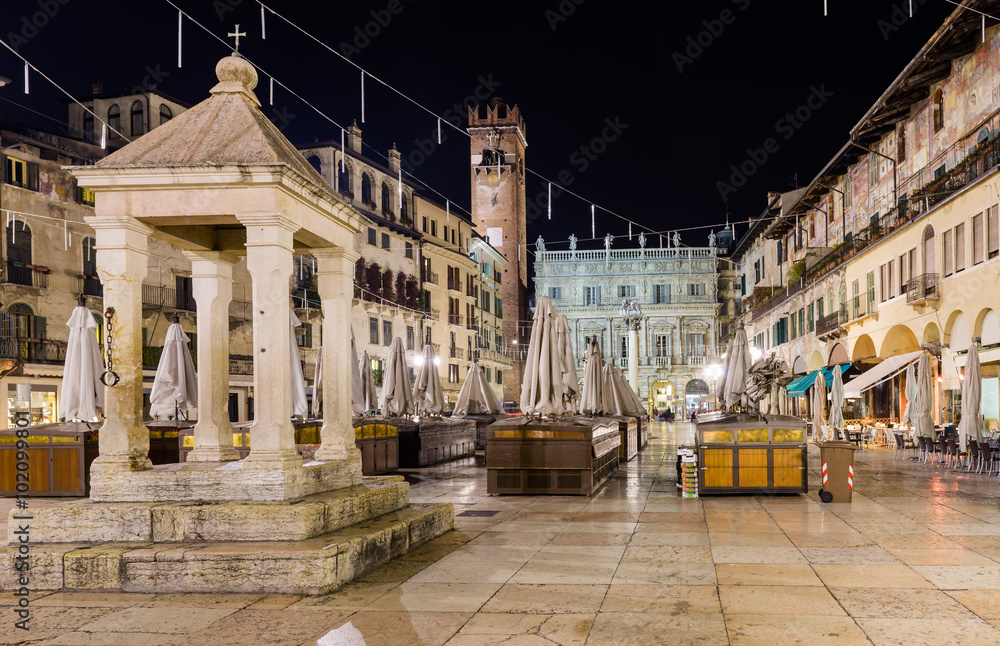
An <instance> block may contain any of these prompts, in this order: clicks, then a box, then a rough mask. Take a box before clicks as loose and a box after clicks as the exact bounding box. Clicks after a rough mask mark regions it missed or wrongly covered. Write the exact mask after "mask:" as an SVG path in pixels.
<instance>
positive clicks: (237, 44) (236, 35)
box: [226, 23, 247, 52]
mask: <svg viewBox="0 0 1000 646" xmlns="http://www.w3.org/2000/svg"><path fill="white" fill-rule="evenodd" d="M246 35H247V34H246V32H241V31H240V23H236V31H235V32H229V33H228V34H226V36H228V37H229V38H234V37H235V38H236V51H237V52H239V51H240V36H246Z"/></svg>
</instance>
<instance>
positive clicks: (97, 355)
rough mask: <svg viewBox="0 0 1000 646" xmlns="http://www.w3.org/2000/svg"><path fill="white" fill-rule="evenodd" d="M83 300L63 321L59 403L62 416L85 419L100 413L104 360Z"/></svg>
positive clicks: (102, 396)
mask: <svg viewBox="0 0 1000 646" xmlns="http://www.w3.org/2000/svg"><path fill="white" fill-rule="evenodd" d="M81 301H82V299H81ZM83 302H85V301H83ZM83 302H81V304H80V305H78V306H77V307H75V308H73V313H72V314H71V315H70V317H69V321H68V322H67V323H66V325H67V327H69V342H68V343H67V344H66V362H65V363H64V364H63V381H62V397H61V399H60V405H61V406H62V413H63V415H62V416H63V417H64V418H65V419H67V420H73V419H78V420H82V421H84V422H89V421H90V420H92V419H94V418H95V417H97V415H98V413H103V412H104V384H102V383H101V375H102V374H103V373H104V360H103V359H102V358H101V350H100V348H99V347H98V346H97V333H96V332H95V330H96V329H97V322H96V321H95V320H94V317H93V315H92V314H91V313H90V310H88V309H87V308H86V307H84V306H83Z"/></svg>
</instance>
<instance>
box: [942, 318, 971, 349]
mask: <svg viewBox="0 0 1000 646" xmlns="http://www.w3.org/2000/svg"><path fill="white" fill-rule="evenodd" d="M945 338H946V339H947V342H948V347H949V348H951V349H952V350H953V351H958V350H965V349H966V348H968V347H969V345H970V344H971V343H972V330H971V329H970V327H969V319H968V318H966V316H965V313H964V312H962V311H961V310H956V311H954V312H952V313H951V316H949V317H948V326H947V327H946V328H945Z"/></svg>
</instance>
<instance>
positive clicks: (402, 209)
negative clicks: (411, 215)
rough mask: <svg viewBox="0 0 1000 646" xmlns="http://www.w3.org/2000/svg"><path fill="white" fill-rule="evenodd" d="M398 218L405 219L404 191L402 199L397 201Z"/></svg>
mask: <svg viewBox="0 0 1000 646" xmlns="http://www.w3.org/2000/svg"><path fill="white" fill-rule="evenodd" d="M399 219H400V220H406V219H407V215H406V193H403V199H402V200H400V203H399Z"/></svg>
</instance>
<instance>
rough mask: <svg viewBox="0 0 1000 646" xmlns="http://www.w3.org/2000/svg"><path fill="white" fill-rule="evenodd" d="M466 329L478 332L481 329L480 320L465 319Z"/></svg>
mask: <svg viewBox="0 0 1000 646" xmlns="http://www.w3.org/2000/svg"><path fill="white" fill-rule="evenodd" d="M465 329H466V330H478V329H479V318H478V317H476V316H466V317H465Z"/></svg>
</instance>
